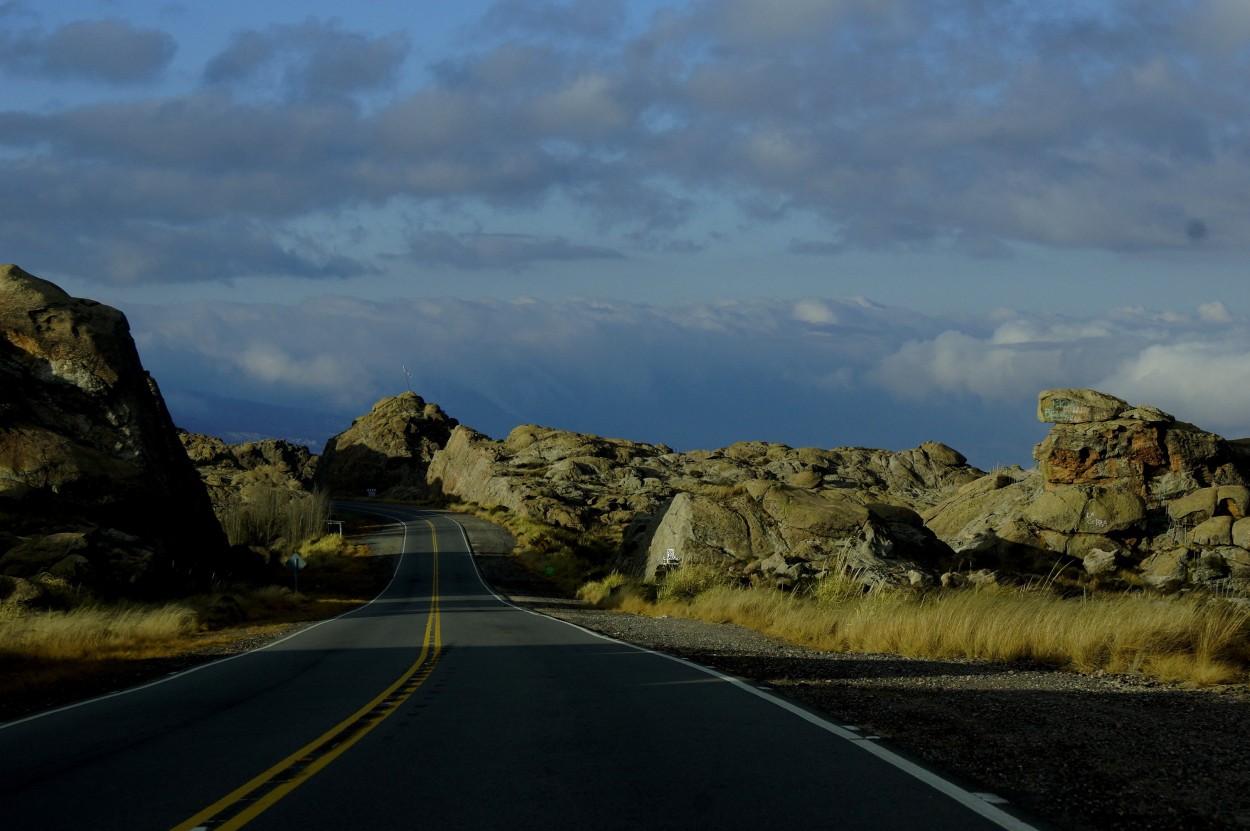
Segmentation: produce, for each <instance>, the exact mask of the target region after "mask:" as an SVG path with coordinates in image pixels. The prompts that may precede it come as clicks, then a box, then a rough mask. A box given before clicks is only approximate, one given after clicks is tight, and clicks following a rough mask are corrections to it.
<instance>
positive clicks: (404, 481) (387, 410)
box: [313, 392, 458, 500]
mask: <svg viewBox="0 0 1250 831" xmlns="http://www.w3.org/2000/svg"><path fill="white" fill-rule="evenodd" d="M457 424H458V422H457V421H456V420H455V419H454V418H451V417H450V416H448V415H447V414H446V413H444V412H443V411H442V409H441V408H440V407H439V406H438V405H437V404H433V403H426V401H425V399H423V398H422V397H421V396H419V395H417V394H415V393H412V392H405V393H401V394H400V395H397V396H394V397H393V398H383V399H382V400H380V401H378V402H377V403H376V404H374V405H373V408H372V409H371V410H370V411H369V412H368V413H367V414H365V415H363V416H361V417H360V418H357V419H356V420H355V421H353V422H352V426H351V427H349V428H348V429H347V430H344V431H343V432H342V433H339V434H338V435H337V436H335V437H334V438H332V439H330V440H329V441H328V442H326V446H325V450H324V451H323V452H322V454H321V459H320V461H318V462H317V469H316V473H315V474H314V476H313V482H314V485H315V486H316V487H317V488H319V489H321V490H323V491H325V492H327V493H329V494H331V495H333V496H365V495H367V494H369V493H373V494H375V495H378V496H384V497H390V498H395V499H417V500H421V499H425V498H426V497H427V495H428V488H427V486H426V469H427V468H428V466H429V463H430V460H431V459H432V458H433V457H434V454H435V453H436V452H437V451H438V450H439V449H440V448H442V447H444V446H445V445H446V444H447V441H448V439H450V438H451V432H452V430H454V429H455V428H456V426H457Z"/></svg>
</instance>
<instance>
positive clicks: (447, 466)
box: [428, 425, 981, 585]
mask: <svg viewBox="0 0 1250 831" xmlns="http://www.w3.org/2000/svg"><path fill="white" fill-rule="evenodd" d="M980 475H981V471H979V470H976V469H975V468H972V467H969V466H968V464H967V460H966V459H964V457H963V456H961V455H960V454H958V453H956V452H955V451H954V450H951V449H950V448H949V447H946V446H945V445H941V444H937V443H928V444H925V445H922V446H921V447H919V448H915V449H913V450H907V451H902V452H899V453H891V452H889V451H884V450H867V449H862V448H836V449H832V450H822V449H816V448H799V449H795V448H791V447H788V446H786V445H781V444H769V443H764V442H742V443H739V444H735V445H731V446H729V447H726V448H723V449H721V450H713V451H693V452H689V453H675V452H673V451H672V450H671V449H670V448H668V447H666V446H664V445H651V444H644V443H638V442H630V441H625V440H622V439H606V438H601V437H599V436H592V435H586V434H581V433H571V432H567V431H561V430H552V429H548V428H543V427H537V426H534V425H525V426H522V427H518V428H516V429H515V430H513V431H512V433H511V434H510V435H509V436H508V437H507V438H506V439H504V440H503V441H495V440H492V439H490V438H489V437H487V436H484V435H482V434H481V433H477V432H475V431H473V430H470V429H468V428H466V427H463V426H462V427H458V428H456V430H455V431H453V433H452V435H451V437H450V439H449V441H448V442H447V446H446V447H445V448H444V449H443V450H441V451H440V452H438V453H437V454H435V456H434V459H433V460H432V461H431V463H430V466H429V470H428V478H429V482H430V485H431V487H432V489H433V490H434V491H435V492H436V493H441V494H443V495H445V496H449V497H454V498H458V499H462V500H466V501H470V502H476V503H478V504H480V505H487V506H492V505H502V506H504V507H506V508H508V509H510V510H511V511H513V512H515V513H518V514H520V515H522V516H527V517H531V518H533V519H536V520H539V521H542V522H546V523H549V524H552V525H558V526H561V527H564V528H568V529H571V530H575V531H590V530H606V531H608V532H609V533H610V534H613V535H617V536H619V538H620V539H621V540H622V549H621V551H622V553H621V562H620V563H619V564H618V565H619V567H621V568H622V569H624V570H627V571H630V572H633V573H635V574H638V575H641V576H647V577H650V576H653V575H654V573H655V571H656V568H657V565H659V563H660V561H661V559H662V558H663V557H664V556H665V555H666V554H667V551H668V549H670V548H672V549H674V550H675V551H676V552H680V553H679V554H678V555H677V556H679V557H682V558H684V561H687V562H703V563H711V564H714V565H718V566H724V567H725V569H726V570H728V571H730V572H733V573H735V574H738V575H739V576H742V577H744V578H746V579H754V580H756V581H761V580H763V581H766V582H769V583H771V584H774V585H792V584H794V583H795V582H796V581H801V580H803V579H807V578H810V577H813V576H818V575H819V574H821V573H823V572H825V571H827V570H828V569H830V568H833V567H838V568H845V569H847V570H849V571H852V572H854V573H855V574H857V575H859V576H860V577H861V578H862V579H863V580H864V582H865V583H866V584H870V585H875V584H878V583H881V582H883V581H886V580H892V579H907V580H916V581H923V580H930V579H935V578H936V573H937V572H936V568H937V565H938V563H939V561H942V560H943V558H947V559H949V556H948V555H949V554H950V551H949V549H948V548H947V547H946V546H945V545H943V544H942V543H941V542H939V541H938V540H937V539H936V538H935V537H933V535H932V534H931V533H929V532H928V531H927V530H926V529H925V528H924V526H923V523H922V522H921V520H920V517H919V515H918V514H917V513H916V509H917V508H920V507H928V506H930V505H932V504H933V503H934V502H935V501H936V500H937V499H939V498H940V495H941V494H942V493H943V492H945V491H946V490H948V489H950V488H953V487H958V486H959V485H962V484H964V483H966V482H970V481H972V480H975V479H976V478H978V477H979V476H980Z"/></svg>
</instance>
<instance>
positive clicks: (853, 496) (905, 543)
mask: <svg viewBox="0 0 1250 831" xmlns="http://www.w3.org/2000/svg"><path fill="white" fill-rule="evenodd" d="M640 531H641V533H640V534H639V536H638V538H637V539H635V540H632V541H631V543H632V544H631V545H629V546H627V547H626V549H625V551H624V556H623V557H622V562H621V566H622V568H623V569H624V570H626V571H628V572H631V573H633V574H634V575H636V576H639V577H643V578H645V579H651V578H654V577H655V576H656V575H657V574H658V573H660V572H662V570H663V569H664V567H665V566H666V565H667V564H668V563H670V562H672V559H673V558H674V557H675V558H676V560H677V561H678V562H680V563H681V564H707V565H713V566H716V567H717V568H718V569H720V570H721V571H723V572H725V573H727V574H731V575H736V576H738V577H741V578H743V579H747V580H750V581H751V582H754V583H764V584H766V585H770V586H774V587H778V588H785V589H792V588H795V587H798V586H800V585H802V584H803V583H805V582H807V581H809V580H811V579H817V578H820V577H822V576H824V575H826V574H829V573H831V572H837V573H840V574H843V575H846V576H849V577H852V578H855V579H858V580H859V581H860V582H862V583H863V584H864V586H865V587H866V588H875V587H879V586H882V585H887V584H897V583H904V582H917V581H921V582H936V580H937V578H938V576H939V574H940V572H941V571H942V570H944V569H945V568H947V567H950V566H951V565H952V563H953V560H952V552H951V550H950V548H949V547H948V546H946V545H945V544H944V543H942V542H941V541H940V540H938V539H937V538H936V537H935V536H934V535H933V533H932V532H930V531H928V530H927V529H926V528H925V527H924V524H923V522H922V521H921V519H920V517H919V515H918V514H916V513H915V512H914V511H912V510H911V509H909V508H905V507H901V506H898V505H889V504H886V503H879V502H876V501H874V500H873V498H872V497H871V496H868V495H866V494H863V493H861V492H857V491H853V490H849V489H844V488H843V489H836V490H829V491H824V492H818V493H817V492H812V491H810V490H805V489H801V488H795V487H793V486H790V485H787V484H784V483H781V482H775V481H767V480H755V481H752V482H749V483H747V485H746V486H745V487H744V488H743V489H742V490H741V492H739V493H734V494H723V495H718V496H703V495H696V494H690V493H679V494H677V495H676V496H674V497H673V499H672V500H670V501H669V502H668V503H667V504H666V505H665V506H664V507H663V509H662V510H661V511H660V512H659V513H658V515H657V516H656V517H654V518H653V519H652V521H650V522H649V523H647V525H646V526H645V527H644V528H642V529H640Z"/></svg>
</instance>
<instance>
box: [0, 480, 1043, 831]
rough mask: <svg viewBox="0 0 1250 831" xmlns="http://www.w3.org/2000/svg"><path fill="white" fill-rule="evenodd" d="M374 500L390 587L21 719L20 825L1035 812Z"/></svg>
mask: <svg viewBox="0 0 1250 831" xmlns="http://www.w3.org/2000/svg"><path fill="white" fill-rule="evenodd" d="M357 507H358V508H359V509H360V510H362V511H370V512H374V513H377V514H379V515H384V518H385V521H386V522H388V523H393V524H391V525H390V526H389V529H388V531H387V533H385V534H384V535H382V536H380V537H379V538H378V539H377V540H376V541H375V544H376V545H377V546H378V547H379V549H380V553H385V552H386V551H387V550H388V549H389V550H392V551H402V553H403V557H402V558H401V560H400V563H399V566H398V568H397V571H396V574H395V578H394V580H393V581H392V582H391V584H390V586H389V587H388V588H387V590H386V591H385V592H384V593H383V594H382V595H381V596H379V597H378V598H377V599H376V600H374V601H373V602H372V603H370V604H369V605H368V606H365V607H363V608H361V609H358V610H356V611H355V612H352V613H350V614H348V615H345V616H343V617H340V618H337V619H335V620H333V621H328V622H326V623H323V624H320V625H318V626H315V627H312V628H310V629H307V630H305V631H303V632H301V633H300V634H298V635H296V636H294V637H291V638H288V639H287V640H284V641H281V642H278V643H276V644H273V645H271V646H269V647H267V648H265V649H261V650H257V651H255V652H251V653H248V654H246V655H243V656H240V657H237V658H232V659H228V660H224V661H219V662H217V663H214V664H210V665H207V666H204V667H201V668H199V669H196V670H192V671H190V672H185V673H182V674H180V675H176V676H172V677H170V678H169V679H166V680H164V681H161V682H159V683H156V684H152V685H148V686H146V687H142V688H138V689H135V690H131V691H128V692H126V693H122V694H118V695H113V696H108V697H105V698H101V699H96V700H94V701H91V702H87V703H85V704H81V705H77V706H73V707H68V708H64V709H61V710H57V711H54V712H51V713H48V714H45V715H42V716H37V717H34V718H28V719H24V720H21V721H16V722H12V723H10V724H7V725H3V726H0V825H2V826H3V827H4V828H6V829H15V831H16V829H112V828H116V829H127V830H128V831H133V829H147V828H153V829H184V831H185V830H187V829H195V828H214V829H217V828H220V829H228V828H241V827H244V826H246V827H248V828H249V829H349V828H364V829H370V831H382V829H410V828H417V827H420V828H433V829H444V828H510V829H516V828H547V829H551V828H569V827H594V828H649V829H656V828H686V829H689V828H703V827H714V828H752V829H759V828H784V827H798V826H807V827H816V828H874V829H875V828H889V829H909V828H914V829H961V831H962V830H963V829H994V828H1009V829H1026V828H1029V827H1030V826H1029V825H1026V824H1025V823H1023V822H1022V821H1020V820H1018V819H1016V818H1014V817H1013V816H1011V815H1009V814H1007V813H1006V812H1004V811H1003V810H1001V809H1000V808H999V807H998V806H995V805H993V804H990V803H989V802H987V801H985V800H984V799H981V798H978V797H977V796H975V795H973V794H970V793H968V792H966V791H964V790H961V789H959V788H957V787H955V786H953V785H951V784H949V783H947V782H946V781H944V780H943V779H941V778H940V777H938V776H936V775H934V774H932V773H929V772H927V771H925V770H923V769H921V768H919V767H916V766H914V765H911V764H910V763H908V762H906V761H904V760H902V759H899V758H898V757H895V756H893V755H892V754H890V753H889V752H887V751H885V750H884V749H883V748H881V746H880V745H878V744H876V743H875V742H872V741H870V740H867V739H862V738H860V737H858V736H857V735H856V734H854V733H852V732H849V731H846V730H844V729H842V728H841V727H839V726H838V725H836V724H833V723H830V722H827V721H825V720H824V719H822V718H821V717H819V716H817V715H814V714H812V713H810V712H809V711H806V710H804V709H801V708H799V707H797V706H795V705H793V704H789V703H787V702H784V701H780V700H778V699H775V698H773V697H771V696H770V695H769V694H768V693H767V692H764V691H761V690H757V689H755V688H753V687H751V686H749V685H747V684H744V683H742V682H739V681H736V680H733V679H729V678H725V677H723V676H720V675H718V674H715V673H712V672H709V671H707V670H704V669H701V668H699V667H695V666H693V665H691V664H688V663H685V662H683V661H678V660H674V659H671V658H667V657H664V656H661V655H657V654H655V653H651V652H648V651H645V650H641V649H638V648H635V647H632V646H628V645H625V644H621V643H617V642H615V641H611V640H607V639H604V638H602V637H599V636H597V635H594V634H592V633H589V632H586V631H584V630H581V629H579V628H576V627H573V626H570V625H567V624H564V623H561V622H559V621H555V620H551V619H549V618H545V617H542V616H539V615H535V614H532V613H529V612H525V611H522V610H519V609H516V608H514V607H512V606H509V605H508V604H506V603H504V602H503V601H501V600H499V599H498V598H496V597H495V596H494V595H493V594H491V593H490V591H489V590H488V589H486V587H485V586H484V585H483V584H482V582H481V580H480V579H479V578H478V575H477V572H476V570H475V568H474V566H473V563H472V558H471V557H470V555H469V553H468V544H467V542H466V540H465V537H464V534H463V532H462V531H461V529H460V527H459V526H458V525H456V524H455V522H453V521H452V520H451V519H449V518H447V517H446V516H443V515H438V514H432V513H428V512H423V511H421V510H418V509H415V508H402V507H394V506H377V505H369V506H364V505H361V506H357ZM380 518H381V516H380Z"/></svg>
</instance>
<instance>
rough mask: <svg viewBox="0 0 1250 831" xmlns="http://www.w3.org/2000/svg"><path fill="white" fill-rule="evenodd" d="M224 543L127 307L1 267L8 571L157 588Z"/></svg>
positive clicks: (113, 586)
mask: <svg viewBox="0 0 1250 831" xmlns="http://www.w3.org/2000/svg"><path fill="white" fill-rule="evenodd" d="M225 547H226V542H225V538H224V536H223V534H222V531H221V527H220V525H218V523H217V521H216V519H215V518H214V516H213V512H212V510H211V508H210V506H209V501H208V495H207V493H206V491H205V489H204V485H203V483H202V482H201V481H200V477H199V476H198V475H197V474H196V472H195V469H194V468H193V467H192V465H191V462H190V460H189V459H188V458H187V454H186V452H185V451H184V450H183V447H182V444H181V443H180V442H179V440H178V435H177V433H176V431H175V428H174V425H173V422H172V420H171V419H170V416H169V412H168V410H167V409H166V408H165V403H164V401H163V399H162V398H161V395H160V391H159V390H158V389H157V386H156V383H155V382H154V381H153V380H152V378H151V377H150V376H149V375H148V373H147V372H146V371H145V370H144V369H143V366H142V365H141V363H140V360H139V355H138V352H137V350H136V349H135V344H134V341H133V339H132V338H131V336H130V329H129V325H128V324H127V322H126V318H125V316H124V315H122V313H121V312H119V311H117V310H116V309H113V308H110V307H108V306H105V305H102V304H100V303H97V302H95V301H92V300H83V299H76V298H72V297H70V296H69V295H68V294H66V293H65V292H64V291H62V290H61V289H60V288H58V287H57V286H55V285H53V284H52V283H49V282H47V281H45V280H41V279H39V278H37V277H34V276H32V275H30V274H28V273H26V272H25V271H23V270H22V269H20V268H18V267H17V266H14V265H2V266H0V575H7V576H10V577H23V576H28V575H32V574H35V573H41V572H50V573H53V574H56V575H58V576H62V577H65V578H66V579H69V580H71V581H73V582H79V583H82V584H85V585H88V586H91V587H93V588H96V589H98V590H102V591H106V592H115V593H132V592H145V591H146V592H155V591H160V590H163V589H165V588H173V587H175V586H179V585H185V584H186V583H187V582H188V581H189V580H193V579H195V578H196V577H197V576H200V575H205V574H208V573H210V572H211V570H212V569H213V559H214V558H215V557H216V556H218V555H220V554H221V553H222V552H223V551H224V550H225Z"/></svg>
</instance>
